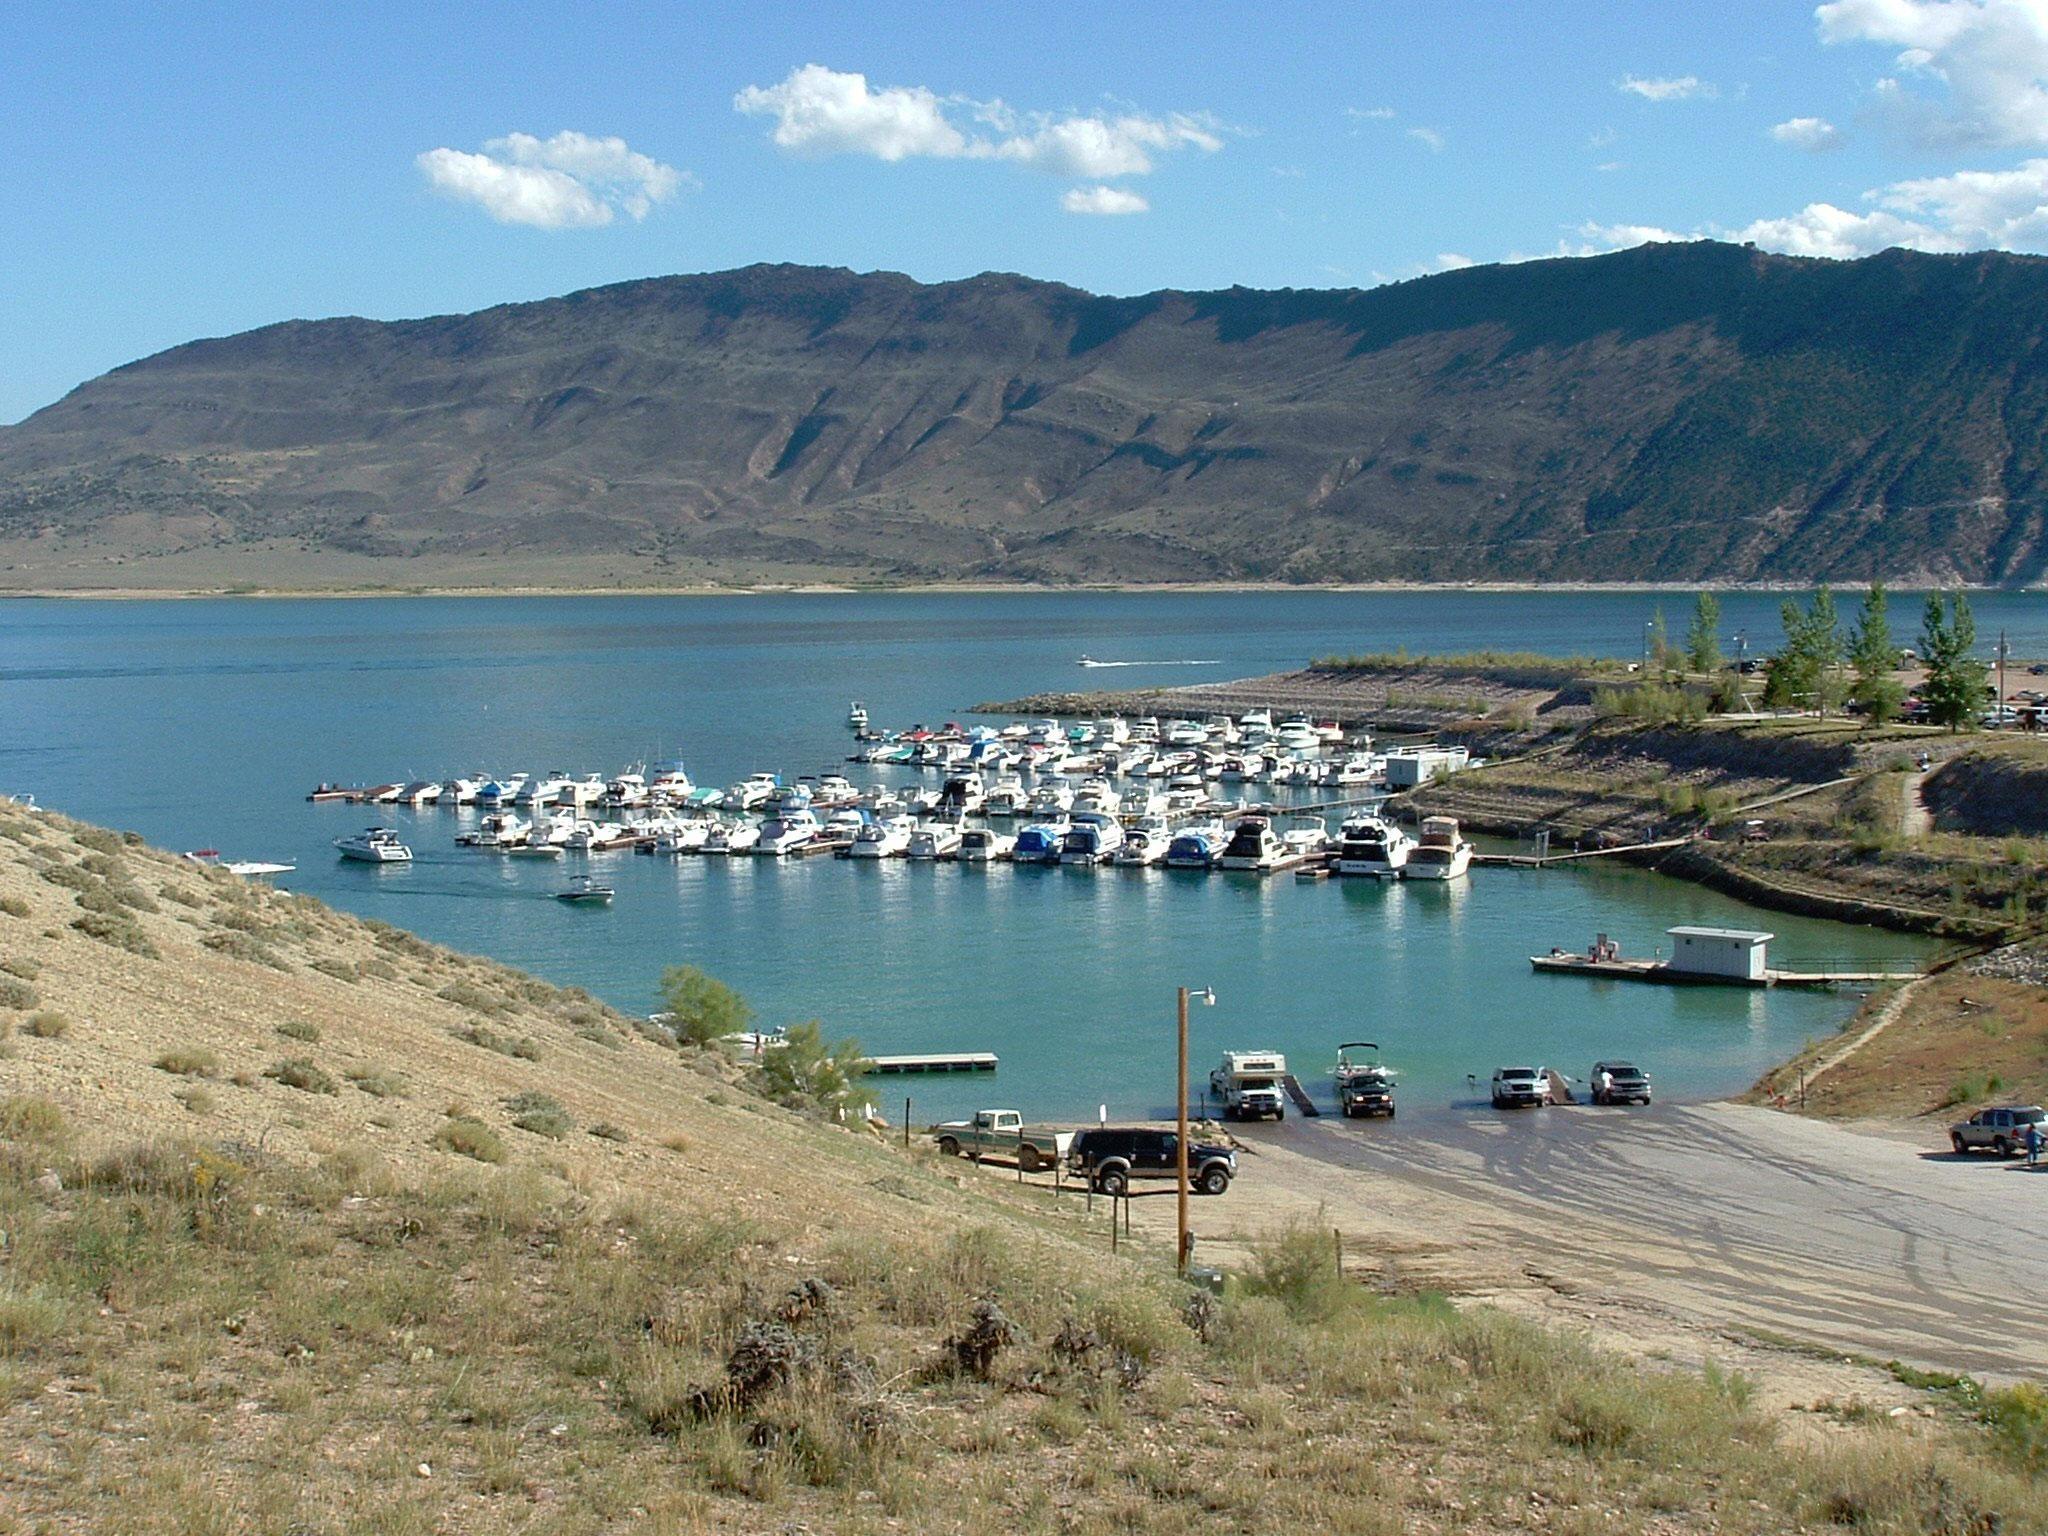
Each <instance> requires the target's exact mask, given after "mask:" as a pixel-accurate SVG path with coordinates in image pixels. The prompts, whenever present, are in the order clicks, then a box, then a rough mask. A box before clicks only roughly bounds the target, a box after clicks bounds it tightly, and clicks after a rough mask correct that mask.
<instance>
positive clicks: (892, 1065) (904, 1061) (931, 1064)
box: [867, 1051, 996, 1075]
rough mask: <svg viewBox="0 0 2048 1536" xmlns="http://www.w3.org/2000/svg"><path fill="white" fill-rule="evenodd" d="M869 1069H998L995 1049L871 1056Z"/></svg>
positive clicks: (959, 1070) (899, 1071) (952, 1070)
mask: <svg viewBox="0 0 2048 1536" xmlns="http://www.w3.org/2000/svg"><path fill="white" fill-rule="evenodd" d="M867 1067H868V1071H870V1072H874V1073H887V1074H892V1075H893V1074H897V1073H909V1072H993V1071H995V1069H996V1053H995V1052H994V1051H940V1052H937V1053H933V1054H927V1055H911V1056H870V1057H869V1058H868V1063H867Z"/></svg>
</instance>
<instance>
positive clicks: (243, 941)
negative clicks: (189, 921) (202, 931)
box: [199, 928, 291, 971]
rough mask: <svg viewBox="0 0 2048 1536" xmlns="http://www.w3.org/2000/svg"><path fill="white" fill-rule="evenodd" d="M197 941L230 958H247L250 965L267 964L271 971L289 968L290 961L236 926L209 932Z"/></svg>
mask: <svg viewBox="0 0 2048 1536" xmlns="http://www.w3.org/2000/svg"><path fill="white" fill-rule="evenodd" d="M199 942H200V943H202V944H204V945H205V946H206V947H207V948H208V949H211V950H214V951H215V952H217V953H219V954H223V955H226V956H227V957H228V958H229V959H231V960H247V961H248V962H249V963H250V964H252V965H267V966H269V967H270V968H271V969H272V970H273V971H288V970H290V969H291V963H290V962H289V961H288V960H286V959H285V957H284V956H283V955H280V954H279V953H278V952H277V951H276V950H274V949H272V948H271V947H270V946H269V945H268V944H266V943H264V942H263V941H262V940H261V939H259V938H256V937H255V936H254V935H252V934H247V933H244V932H242V931H241V930H240V929H238V928H224V929H221V930H220V931H219V932H216V933H209V934H207V935H206V936H205V937H203V938H202V939H200V941H199Z"/></svg>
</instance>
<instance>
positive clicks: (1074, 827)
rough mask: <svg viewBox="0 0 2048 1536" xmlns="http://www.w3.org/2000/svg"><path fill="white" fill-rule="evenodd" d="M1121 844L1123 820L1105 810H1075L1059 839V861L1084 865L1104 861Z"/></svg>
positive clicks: (1122, 842) (1112, 854) (1108, 858)
mask: <svg viewBox="0 0 2048 1536" xmlns="http://www.w3.org/2000/svg"><path fill="white" fill-rule="evenodd" d="M1123 844H1124V828H1123V823H1122V822H1120V821H1118V820H1117V819H1116V817H1114V816H1113V815H1111V814H1109V813H1108V812H1107V811H1076V812H1074V815H1073V819H1072V820H1071V821H1070V822H1068V824H1067V835H1066V836H1065V837H1064V838H1062V839H1061V840H1060V862H1061V863H1062V864H1078V865H1081V866H1082V867H1084V868H1086V867H1089V866H1092V865H1096V864H1103V863H1107V862H1108V861H1109V860H1110V859H1111V858H1113V857H1114V856H1115V854H1116V851H1117V849H1119V848H1121V847H1122V846H1123Z"/></svg>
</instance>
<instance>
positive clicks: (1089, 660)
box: [1081, 656, 1223, 667]
mask: <svg viewBox="0 0 2048 1536" xmlns="http://www.w3.org/2000/svg"><path fill="white" fill-rule="evenodd" d="M1081 665H1082V666H1084V667H1220V666H1222V665H1223V663H1222V662H1220V661H1186V660H1179V661H1097V660H1096V659H1095V658H1094V657H1093V656H1083V657H1082V658H1081Z"/></svg>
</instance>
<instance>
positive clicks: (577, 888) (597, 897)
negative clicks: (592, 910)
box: [555, 875, 615, 907]
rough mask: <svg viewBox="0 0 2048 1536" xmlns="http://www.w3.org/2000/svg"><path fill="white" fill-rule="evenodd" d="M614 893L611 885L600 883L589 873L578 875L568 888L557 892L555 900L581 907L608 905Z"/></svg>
mask: <svg viewBox="0 0 2048 1536" xmlns="http://www.w3.org/2000/svg"><path fill="white" fill-rule="evenodd" d="M614 894H615V893H614V892H613V890H612V888H611V887H610V886H608V885H600V884H599V883H598V882H597V881H595V880H593V879H591V878H590V876H588V875H578V876H577V877H576V878H575V879H573V880H571V881H570V882H569V884H568V886H567V888H566V889H563V890H559V891H557V892H555V900H557V901H566V902H568V903H570V904H571V905H573V906H579V907H608V906H610V905H611V904H612V897H613V895H614Z"/></svg>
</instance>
